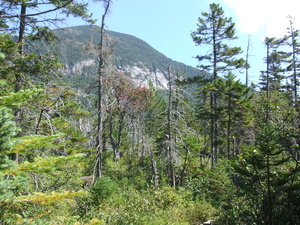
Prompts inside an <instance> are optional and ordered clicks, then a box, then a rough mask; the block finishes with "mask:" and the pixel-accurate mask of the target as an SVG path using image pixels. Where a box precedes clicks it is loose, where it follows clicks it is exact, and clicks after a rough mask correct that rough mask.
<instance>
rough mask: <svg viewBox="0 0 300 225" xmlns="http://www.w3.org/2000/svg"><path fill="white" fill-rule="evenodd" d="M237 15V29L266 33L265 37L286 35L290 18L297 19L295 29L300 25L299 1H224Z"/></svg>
mask: <svg viewBox="0 0 300 225" xmlns="http://www.w3.org/2000/svg"><path fill="white" fill-rule="evenodd" d="M223 2H224V3H225V4H227V6H228V7H229V8H231V9H232V10H233V11H234V13H235V15H236V17H237V18H236V21H235V22H236V25H237V28H238V29H239V30H240V31H242V32H245V33H249V34H253V33H256V32H258V31H264V32H265V33H264V34H263V35H264V36H268V37H277V36H282V35H284V34H286V31H287V27H289V20H288V18H287V17H288V16H289V15H290V16H292V17H294V18H295V24H294V26H295V28H299V27H300V26H299V24H300V16H298V15H299V11H300V1H299V0H284V1H282V0H251V1H249V0H248V1H246V0H223Z"/></svg>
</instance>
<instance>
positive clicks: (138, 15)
mask: <svg viewBox="0 0 300 225" xmlns="http://www.w3.org/2000/svg"><path fill="white" fill-rule="evenodd" d="M211 3H217V4H220V6H221V7H222V8H223V9H224V11H225V15H226V16H227V17H232V19H233V21H234V22H235V23H236V30H237V35H238V36H239V40H237V41H232V45H233V46H239V47H242V49H244V50H245V51H246V48H247V43H248V38H249V35H250V43H251V44H250V52H249V53H250V63H251V65H252V68H251V69H250V78H251V80H252V81H254V82H257V80H258V77H259V74H260V71H261V70H264V69H265V68H264V64H263V58H264V55H265V47H264V45H263V40H264V38H265V37H266V36H269V37H273V36H281V35H284V34H285V32H286V30H287V27H288V26H289V20H288V18H287V16H289V15H290V16H292V17H295V26H296V27H299V26H298V24H299V23H300V18H299V16H298V18H297V14H299V13H297V11H299V10H300V1H299V0H285V1H282V0H251V1H246V0H244V1H243V0H215V1H213V0H187V1H182V0H151V1H150V0H126V1H125V0H115V1H114V2H113V5H112V6H111V7H110V12H109V15H108V17H107V21H106V25H107V29H109V30H113V31H117V32H121V33H126V34H131V35H134V36H136V37H138V38H140V39H142V40H144V41H146V42H147V43H148V44H150V45H151V46H152V47H154V48H155V49H156V50H158V51H160V52H162V53H163V54H165V55H166V56H167V57H169V58H171V59H173V60H176V61H180V62H183V63H185V64H187V65H191V66H194V67H196V66H197V64H198V62H197V60H196V59H195V58H194V57H195V56H196V55H198V54H201V53H203V52H201V48H200V47H199V46H195V44H194V42H193V41H192V39H191V35H190V34H191V32H192V31H195V30H196V29H197V26H196V23H197V20H198V17H199V16H201V12H207V11H208V9H209V4H211ZM90 10H91V11H92V12H93V15H94V17H95V18H96V19H98V20H99V21H98V25H99V24H100V21H101V15H102V12H103V8H102V4H101V3H99V2H98V3H91V6H90ZM70 25H78V24H74V23H73V24H72V23H70ZM244 55H245V53H244ZM238 74H239V73H237V75H238ZM238 77H239V78H241V79H243V75H242V74H239V76H238Z"/></svg>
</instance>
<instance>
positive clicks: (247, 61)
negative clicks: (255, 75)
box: [246, 35, 250, 87]
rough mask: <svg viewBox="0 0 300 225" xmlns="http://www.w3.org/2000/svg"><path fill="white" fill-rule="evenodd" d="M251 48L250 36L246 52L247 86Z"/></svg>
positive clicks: (247, 82)
mask: <svg viewBox="0 0 300 225" xmlns="http://www.w3.org/2000/svg"><path fill="white" fill-rule="evenodd" d="M249 48H250V35H249V36H248V44H247V52H246V86H247V87H248V84H249V73H248V72H249V68H250V66H249Z"/></svg>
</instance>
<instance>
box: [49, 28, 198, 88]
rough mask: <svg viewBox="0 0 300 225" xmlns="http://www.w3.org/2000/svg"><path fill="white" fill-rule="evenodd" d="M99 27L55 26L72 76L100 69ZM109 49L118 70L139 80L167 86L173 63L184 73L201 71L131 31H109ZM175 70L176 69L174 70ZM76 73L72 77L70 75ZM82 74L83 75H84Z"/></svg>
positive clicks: (63, 59)
mask: <svg viewBox="0 0 300 225" xmlns="http://www.w3.org/2000/svg"><path fill="white" fill-rule="evenodd" d="M99 29H100V28H99V27H97V26H89V25H86V26H76V27H68V28H63V29H57V30H55V31H54V32H55V34H56V35H57V38H58V40H57V43H56V47H55V48H56V49H57V50H58V51H59V52H60V59H61V62H62V63H64V67H63V69H62V70H61V71H62V73H63V74H64V75H66V76H68V79H69V80H70V79H71V80H72V79H73V80H81V82H84V81H82V77H91V76H94V75H95V74H96V73H97V63H98V61H97V60H96V59H97V56H98V55H97V54H98V53H97V51H95V48H96V46H97V45H98V43H99V41H100V35H99ZM106 35H107V45H109V46H107V47H108V48H109V50H108V51H111V53H110V54H111V59H110V60H111V62H110V63H111V64H112V65H113V66H114V67H115V68H117V70H118V71H121V72H125V73H127V75H129V76H131V77H132V78H133V80H134V81H135V83H136V84H143V85H147V84H148V82H149V81H151V82H152V83H153V85H155V86H159V87H162V88H166V87H167V73H168V72H167V71H168V66H169V65H171V66H172V68H173V70H176V71H177V72H178V73H180V75H181V76H184V77H194V76H196V75H199V70H198V69H196V68H194V67H191V66H187V65H185V64H183V63H180V62H176V61H173V60H171V59H170V58H168V57H166V56H165V55H163V54H161V53H160V52H158V51H157V50H155V49H154V48H152V47H151V46H150V45H148V44H147V43H146V42H144V41H142V40H140V39H138V38H136V37H134V36H132V35H128V34H122V33H118V32H113V31H107V33H106ZM172 72H173V71H172ZM70 75H71V76H72V77H69V76H70ZM80 78H81V79H80Z"/></svg>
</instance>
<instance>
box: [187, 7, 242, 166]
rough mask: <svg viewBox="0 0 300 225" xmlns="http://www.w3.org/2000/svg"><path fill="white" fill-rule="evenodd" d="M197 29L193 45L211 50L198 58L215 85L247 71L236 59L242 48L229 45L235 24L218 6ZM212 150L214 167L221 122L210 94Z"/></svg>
mask: <svg viewBox="0 0 300 225" xmlns="http://www.w3.org/2000/svg"><path fill="white" fill-rule="evenodd" d="M197 26H198V28H197V30H196V31H194V32H193V33H192V38H193V40H194V42H195V43H196V44H197V45H199V46H203V45H204V46H208V48H209V50H208V51H207V53H206V54H204V55H198V56H197V59H198V60H199V62H200V65H199V67H200V69H201V71H202V72H209V73H211V74H212V75H211V78H210V79H209V80H210V81H213V80H215V79H217V78H218V77H220V75H222V74H224V73H225V72H226V71H229V70H232V69H238V68H243V67H245V60H243V59H242V58H240V59H236V57H237V56H238V55H239V54H241V53H242V50H241V48H240V47H230V46H229V45H228V44H227V43H228V41H231V40H235V39H237V36H236V34H235V27H234V26H235V24H234V23H233V22H232V18H227V17H225V15H224V10H223V9H222V7H220V6H219V5H218V4H215V3H213V4H210V8H209V12H203V13H202V17H199V19H198V24H197ZM209 105H210V110H211V114H210V115H211V117H210V142H211V143H210V149H211V155H212V163H214V162H216V161H217V157H218V153H219V146H218V145H219V144H218V143H219V140H218V139H219V137H218V136H219V134H218V133H219V129H218V126H219V122H218V119H217V117H218V115H217V114H218V112H217V111H216V109H217V108H218V94H217V93H216V92H215V91H214V90H211V91H210V103H209Z"/></svg>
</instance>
